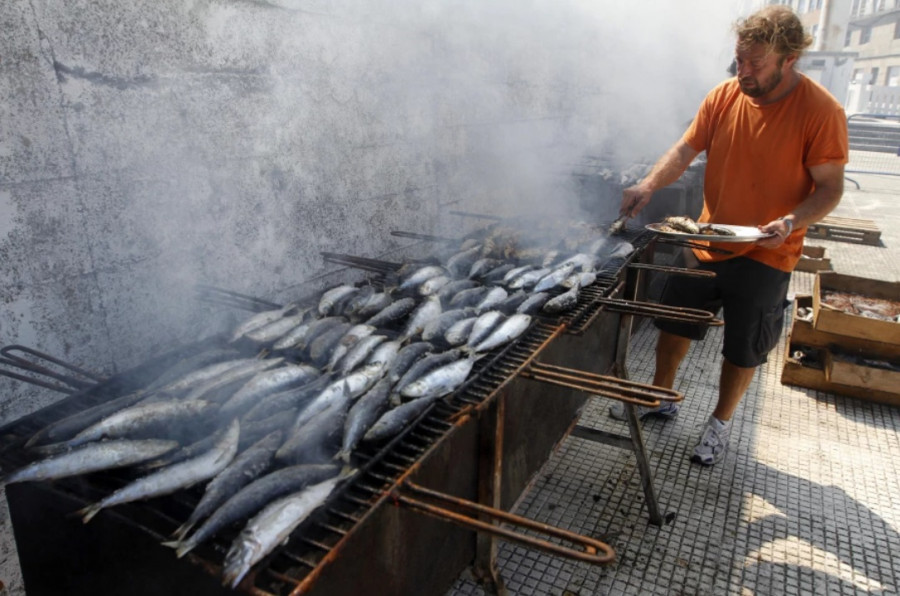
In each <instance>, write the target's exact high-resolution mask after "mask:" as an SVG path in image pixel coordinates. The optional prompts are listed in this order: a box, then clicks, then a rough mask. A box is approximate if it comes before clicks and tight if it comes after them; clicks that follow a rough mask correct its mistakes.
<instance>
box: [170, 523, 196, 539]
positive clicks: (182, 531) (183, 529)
mask: <svg viewBox="0 0 900 596" xmlns="http://www.w3.org/2000/svg"><path fill="white" fill-rule="evenodd" d="M193 527H194V522H193V521H191V520H188V521H186V522H184V523H183V524H181V525H180V526H178V527H177V528H175V531H174V532H172V537H173V538H174V539H175V541H176V542H181V541H182V540H184V537H185V536H187V533H188V532H190V531H191V528H193Z"/></svg>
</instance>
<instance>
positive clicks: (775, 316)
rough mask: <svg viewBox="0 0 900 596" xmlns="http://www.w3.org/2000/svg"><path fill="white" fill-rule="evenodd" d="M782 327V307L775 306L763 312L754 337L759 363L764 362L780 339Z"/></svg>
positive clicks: (779, 305)
mask: <svg viewBox="0 0 900 596" xmlns="http://www.w3.org/2000/svg"><path fill="white" fill-rule="evenodd" d="M783 325H784V307H783V306H782V305H781V304H778V305H776V306H775V307H773V308H772V309H771V310H769V311H767V312H764V313H763V314H762V316H761V317H760V320H759V329H758V334H757V337H756V345H755V348H756V354H757V355H758V356H759V360H760V362H765V361H766V355H767V354H768V353H769V352H771V351H772V349H773V348H774V347H775V346H776V345H777V344H778V340H779V339H781V328H782V326H783Z"/></svg>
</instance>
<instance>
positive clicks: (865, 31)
mask: <svg viewBox="0 0 900 596" xmlns="http://www.w3.org/2000/svg"><path fill="white" fill-rule="evenodd" d="M871 39H872V28H871V27H863V28H862V29H860V30H859V45H863V44H864V43H869V40H871Z"/></svg>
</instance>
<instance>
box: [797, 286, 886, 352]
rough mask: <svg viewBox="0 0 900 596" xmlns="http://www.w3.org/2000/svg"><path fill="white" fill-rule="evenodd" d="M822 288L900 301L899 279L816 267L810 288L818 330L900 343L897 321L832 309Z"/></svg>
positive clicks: (815, 323) (815, 324) (814, 323)
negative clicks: (846, 273)
mask: <svg viewBox="0 0 900 596" xmlns="http://www.w3.org/2000/svg"><path fill="white" fill-rule="evenodd" d="M824 290H836V291H839V292H852V293H855V294H861V295H863V296H866V297H868V298H883V299H887V300H894V301H900V283H898V282H889V281H881V280H877V279H869V278H866V277H854V276H851V275H842V274H840V273H834V272H833V271H819V272H818V273H817V274H816V283H815V288H814V291H813V327H815V328H816V330H817V331H825V332H827V333H833V334H835V335H844V336H848V337H857V338H861V339H866V340H871V341H876V342H882V343H887V344H897V345H900V323H898V322H896V321H882V320H879V319H870V318H868V317H863V316H860V315H855V314H850V313H846V312H843V311H840V310H837V309H834V308H832V307H830V306H828V305H827V304H823V303H822V300H821V296H822V292H823V291H824Z"/></svg>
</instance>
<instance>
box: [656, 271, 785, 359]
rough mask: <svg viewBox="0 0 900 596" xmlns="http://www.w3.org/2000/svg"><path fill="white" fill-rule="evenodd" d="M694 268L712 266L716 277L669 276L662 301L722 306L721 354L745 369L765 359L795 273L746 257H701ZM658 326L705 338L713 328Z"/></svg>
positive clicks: (685, 305) (709, 307) (774, 339)
mask: <svg viewBox="0 0 900 596" xmlns="http://www.w3.org/2000/svg"><path fill="white" fill-rule="evenodd" d="M696 268H697V269H700V270H705V271H712V272H714V273H715V274H716V276H715V277H712V278H709V277H689V276H684V275H671V276H669V278H668V279H667V280H666V285H665V288H664V289H663V293H662V297H661V298H660V302H662V303H663V304H667V305H669V306H679V307H683V308H699V309H701V310H706V311H710V312H712V313H716V314H718V312H719V309H722V313H723V314H722V319H723V320H724V321H725V342H724V345H723V346H722V356H724V357H725V359H726V360H728V362H730V363H731V364H734V365H735V366H741V367H745V368H752V367H756V366H759V365H760V364H762V363H763V362H765V361H766V358H767V356H768V354H769V352H771V351H772V348H774V347H775V345H776V344H777V343H778V340H779V339H780V337H781V328H782V325H783V323H784V309H785V308H786V307H787V305H788V302H787V292H788V285H789V284H790V281H791V274H790V273H786V272H784V271H780V270H778V269H775V268H773V267H769V266H768V265H764V264H762V263H760V262H759V261H754V260H753V259H748V258H746V257H736V258H734V259H727V260H725V261H718V262H715V263H702V262H701V263H699V264H697V265H696ZM656 326H657V327H658V328H659V329H661V330H663V331H665V332H667V333H671V334H673V335H678V336H681V337H686V338H688V339H703V338H705V337H706V332H707V330H708V328H709V327H708V325H691V324H687V323H674V322H670V321H659V320H658V321H656Z"/></svg>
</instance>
